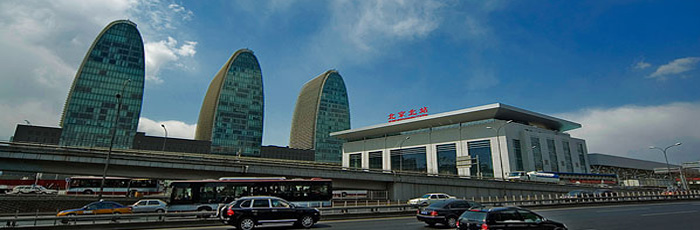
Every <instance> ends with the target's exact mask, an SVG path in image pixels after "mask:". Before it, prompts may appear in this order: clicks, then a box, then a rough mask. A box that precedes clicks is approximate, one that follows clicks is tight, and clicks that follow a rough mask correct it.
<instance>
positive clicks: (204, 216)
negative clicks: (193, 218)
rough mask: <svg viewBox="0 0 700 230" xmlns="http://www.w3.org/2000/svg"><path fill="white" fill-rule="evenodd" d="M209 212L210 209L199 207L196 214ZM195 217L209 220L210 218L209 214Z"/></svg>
mask: <svg viewBox="0 0 700 230" xmlns="http://www.w3.org/2000/svg"><path fill="white" fill-rule="evenodd" d="M209 211H211V208H210V207H201V208H198V209H197V212H209ZM197 217H199V218H209V217H211V214H198V215H197Z"/></svg>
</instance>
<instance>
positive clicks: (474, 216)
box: [460, 211, 486, 222]
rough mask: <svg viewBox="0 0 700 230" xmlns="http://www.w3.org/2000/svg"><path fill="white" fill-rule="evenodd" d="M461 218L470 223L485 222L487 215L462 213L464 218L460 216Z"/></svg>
mask: <svg viewBox="0 0 700 230" xmlns="http://www.w3.org/2000/svg"><path fill="white" fill-rule="evenodd" d="M460 218H464V219H467V220H470V221H480V222H483V221H484V220H485V219H486V213H485V212H478V211H466V212H464V213H462V216H460Z"/></svg>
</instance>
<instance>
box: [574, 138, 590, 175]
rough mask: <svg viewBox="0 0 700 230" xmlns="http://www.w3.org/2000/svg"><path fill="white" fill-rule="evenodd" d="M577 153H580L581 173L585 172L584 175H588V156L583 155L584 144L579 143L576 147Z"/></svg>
mask: <svg viewBox="0 0 700 230" xmlns="http://www.w3.org/2000/svg"><path fill="white" fill-rule="evenodd" d="M576 151H577V152H578V160H579V162H581V168H582V169H581V171H583V173H588V168H587V167H586V155H585V153H583V144H581V143H579V144H578V145H577V146H576Z"/></svg>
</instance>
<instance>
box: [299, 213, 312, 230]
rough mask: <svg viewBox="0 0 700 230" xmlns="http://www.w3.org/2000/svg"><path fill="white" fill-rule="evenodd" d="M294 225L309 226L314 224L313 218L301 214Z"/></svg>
mask: <svg viewBox="0 0 700 230" xmlns="http://www.w3.org/2000/svg"><path fill="white" fill-rule="evenodd" d="M296 225H297V226H299V227H302V228H311V226H314V218H313V217H311V216H302V217H301V218H299V220H298V221H297V224H296Z"/></svg>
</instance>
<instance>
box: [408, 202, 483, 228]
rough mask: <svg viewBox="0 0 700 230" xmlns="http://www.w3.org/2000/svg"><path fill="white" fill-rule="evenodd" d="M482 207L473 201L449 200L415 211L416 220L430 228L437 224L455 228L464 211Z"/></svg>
mask: <svg viewBox="0 0 700 230" xmlns="http://www.w3.org/2000/svg"><path fill="white" fill-rule="evenodd" d="M482 207H483V206H482V205H481V204H479V203H477V202H474V201H466V200H458V199H449V200H445V201H442V202H437V203H434V204H431V205H430V206H428V207H424V208H419V209H418V210H417V211H416V219H418V220H419V221H423V222H425V223H426V224H428V226H431V227H432V226H435V224H438V223H439V224H442V225H445V226H446V227H449V228H455V227H456V226H457V218H459V216H460V215H462V213H463V212H464V211H467V210H469V209H473V208H482Z"/></svg>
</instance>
